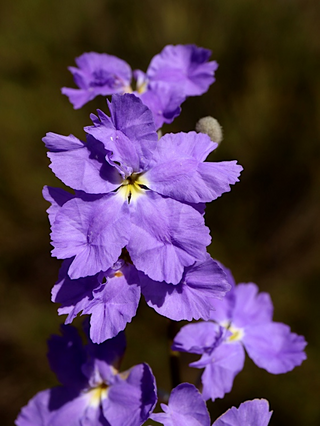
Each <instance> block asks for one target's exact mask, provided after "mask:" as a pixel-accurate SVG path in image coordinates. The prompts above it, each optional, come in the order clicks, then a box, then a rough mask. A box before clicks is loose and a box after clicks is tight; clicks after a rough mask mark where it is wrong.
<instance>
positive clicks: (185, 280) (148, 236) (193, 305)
mask: <svg viewBox="0 0 320 426" xmlns="http://www.w3.org/2000/svg"><path fill="white" fill-rule="evenodd" d="M210 55H211V52H210V51H209V50H207V49H203V48H198V47H196V46H194V45H184V46H182V45H178V46H167V47H165V48H164V49H163V51H162V52H161V53H160V54H159V55H156V56H155V57H154V58H153V59H152V61H151V63H150V65H149V67H148V69H147V72H146V73H143V72H142V71H140V70H136V71H134V72H133V73H132V71H131V68H130V67H129V65H128V64H127V63H126V62H124V61H123V60H121V59H119V58H116V57H114V56H111V55H107V54H99V53H94V52H91V53H85V54H83V55H82V56H80V57H79V58H77V59H76V63H77V66H78V68H75V67H71V68H70V71H71V72H72V74H73V77H74V81H75V83H76V85H77V86H78V89H71V88H63V89H62V92H63V93H64V94H65V95H67V96H68V97H69V100H70V102H71V103H72V104H73V105H74V107H75V108H80V107H82V106H83V105H84V104H85V103H86V102H88V101H90V100H92V99H94V98H95V97H96V96H97V95H104V96H107V95H112V99H111V100H108V108H109V115H108V114H106V113H105V112H103V111H101V110H98V111H97V115H94V114H92V115H91V117H90V118H91V121H92V124H91V125H89V126H86V127H85V128H84V130H85V133H86V140H85V141H82V140H80V139H78V138H77V137H76V136H74V135H69V136H63V135H59V134H56V133H52V132H50V133H47V135H46V136H45V137H44V138H43V141H44V143H45V146H46V147H47V149H48V157H49V159H50V162H51V164H50V168H51V170H52V171H53V173H54V174H55V176H56V177H57V178H58V179H60V181H61V182H62V183H63V184H64V185H66V186H67V187H69V188H70V191H66V190H63V189H60V188H52V187H45V188H44V190H43V196H44V198H45V199H46V200H47V201H49V202H50V203H51V206H50V207H49V209H48V216H49V221H50V226H51V242H52V245H53V247H54V248H53V250H52V255H53V256H55V257H57V258H58V259H62V260H63V263H62V266H61V269H60V272H59V277H58V281H57V282H56V284H55V285H54V287H53V289H52V301H53V302H56V303H59V304H60V307H59V309H58V313H59V314H60V315H67V317H66V320H65V322H66V324H67V325H64V326H62V329H61V331H62V336H53V337H51V339H50V340H49V353H48V358H49V363H50V366H51V368H52V370H53V371H54V372H55V373H56V375H57V377H58V379H59V381H60V383H61V386H57V387H55V388H53V389H49V390H45V391H42V392H40V393H38V394H37V395H36V396H35V397H34V398H33V399H31V400H30V402H29V403H28V405H27V406H25V407H24V408H23V409H22V411H21V413H20V414H19V416H18V418H17V420H16V425H17V426H31V425H32V426H60V425H62V424H68V425H70V426H84V425H88V426H123V425H127V426H140V425H142V424H143V423H144V422H145V421H147V420H148V419H149V418H151V419H153V420H154V421H156V422H159V423H161V424H163V425H164V426H180V425H188V426H201V425H203V426H210V417H209V413H208V410H207V408H206V403H205V400H207V399H209V398H211V399H212V400H214V399H215V398H218V397H220V398H221V397H223V395H224V394H225V393H226V392H229V391H230V390H231V387H232V383H233V379H234V377H235V375H236V374H237V373H238V372H239V371H240V370H241V369H242V367H243V362H244V349H243V348H244V347H245V348H246V350H247V352H248V354H249V356H250V357H251V358H252V359H253V360H254V362H255V363H256V364H257V365H258V366H259V367H262V368H265V369H266V370H267V371H269V372H271V373H274V374H278V373H284V372H287V371H289V370H291V369H293V368H294V367H295V366H297V365H299V364H300V363H301V362H302V361H303V360H304V359H305V353H304V351H303V349H304V347H305V344H306V343H305V340H304V338H303V337H302V336H297V335H296V334H294V333H291V331H290V329H289V328H288V327H287V326H285V325H284V324H279V323H275V322H272V310H273V308H272V303H271V300H270V298H269V296H268V295H267V294H265V293H261V294H259V295H258V294H257V292H258V290H257V287H256V286H255V285H254V284H239V285H238V286H236V285H235V283H234V280H233V278H232V276H231V273H230V271H228V270H227V269H226V268H225V267H224V266H222V265H221V264H220V263H219V262H217V261H215V260H213V259H212V258H211V256H210V255H209V254H208V253H207V249H206V248H207V246H208V245H209V244H210V241H211V237H210V234H209V229H208V227H207V226H206V225H205V220H204V213H205V206H206V203H209V202H211V201H213V200H215V199H216V198H218V197H220V196H221V195H222V194H224V193H225V192H229V191H230V189H231V185H233V184H235V183H236V182H238V179H239V175H240V172H241V171H242V167H241V166H240V165H238V164H237V161H235V160H233V161H222V162H207V161H205V160H206V159H207V157H208V155H209V154H210V153H211V152H212V151H214V150H215V149H216V148H217V146H218V143H220V141H221V136H222V133H221V129H218V130H219V131H218V132H217V131H214V132H212V129H211V131H209V132H207V133H208V134H210V135H211V137H212V135H218V136H217V138H218V139H217V140H211V138H210V136H208V134H205V133H201V132H202V130H201V129H202V128H203V126H204V124H203V123H202V124H201V126H198V127H197V130H198V131H199V133H197V132H189V133H177V134H172V133H167V134H165V135H164V136H162V137H160V138H159V134H158V133H160V132H157V130H158V129H159V128H160V127H161V126H162V124H163V123H171V122H172V121H173V119H174V118H175V117H176V116H177V115H179V113H180V111H181V108H180V106H181V104H182V102H184V100H185V99H186V98H187V97H189V96H196V95H201V94H202V93H204V92H206V91H207V90H208V88H209V86H210V84H211V83H213V81H214V71H215V70H216V68H217V64H216V62H214V61H213V62H209V57H210ZM132 74H133V76H134V77H135V78H136V88H135V91H133V89H132V88H131V78H132ZM212 120H213V121H212ZM212 120H211V119H209V120H208V119H206V120H205V121H206V122H210V123H211V127H212V122H214V123H215V124H214V125H215V126H217V124H216V121H215V120H214V119H212ZM199 129H200V130H199ZM214 138H215V136H214ZM141 295H143V297H144V298H145V300H146V303H147V304H148V305H149V306H150V307H151V308H153V309H154V310H155V311H156V312H157V313H159V314H160V315H163V316H165V317H167V318H169V319H170V320H173V321H181V320H188V321H191V320H203V321H202V322H198V323H193V324H189V325H187V326H185V327H183V328H182V329H181V330H180V332H179V333H178V334H177V336H176V337H175V339H174V343H173V349H174V350H178V351H184V352H193V353H196V354H200V355H202V356H201V359H200V360H199V361H197V362H194V363H192V364H191V366H193V367H196V368H205V370H204V373H203V375H202V384H203V389H202V394H201V393H200V392H199V391H198V390H197V389H196V388H195V387H194V386H193V385H191V384H189V383H182V384H180V385H178V386H176V387H175V388H174V389H173V390H172V393H171V395H170V397H169V399H168V401H166V402H168V404H167V405H166V404H161V407H162V409H163V411H164V412H163V413H153V410H154V407H155V405H156V402H157V390H156V384H155V377H154V376H153V373H152V371H151V369H150V367H149V366H148V365H147V364H145V363H143V364H139V365H136V366H134V367H132V368H131V369H130V370H128V371H125V372H122V373H119V367H120V361H121V358H122V356H123V354H124V350H125V346H126V344H125V337H124V334H123V330H124V329H125V327H126V325H127V324H128V323H129V322H131V321H132V319H133V317H134V316H135V315H136V312H137V308H138V304H139V301H140V298H141ZM78 314H81V315H89V316H90V323H89V321H86V322H85V327H84V332H85V335H86V339H87V343H86V344H85V345H83V343H82V340H81V337H80V335H79V334H78V332H77V331H76V329H74V328H73V327H72V326H71V325H68V324H70V323H71V322H72V321H73V320H74V318H75V317H76V316H77V315H78ZM270 416H271V412H269V405H268V402H267V401H265V400H259V399H256V400H253V401H247V402H245V403H243V404H241V405H240V407H239V408H238V409H236V408H234V407H233V408H231V409H230V410H228V411H227V412H226V413H225V414H224V415H222V416H221V417H220V418H219V419H217V420H216V421H215V422H214V423H213V425H212V426H222V425H225V424H226V425H230V426H236V425H240V424H241V425H242V424H243V422H246V424H254V425H256V426H267V424H268V422H269V419H270Z"/></svg>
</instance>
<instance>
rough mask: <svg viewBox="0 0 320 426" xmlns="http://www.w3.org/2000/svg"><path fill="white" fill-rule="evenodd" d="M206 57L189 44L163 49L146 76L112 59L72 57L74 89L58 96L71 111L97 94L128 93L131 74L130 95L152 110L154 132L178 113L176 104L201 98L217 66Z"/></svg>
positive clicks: (92, 54)
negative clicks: (66, 101)
mask: <svg viewBox="0 0 320 426" xmlns="http://www.w3.org/2000/svg"><path fill="white" fill-rule="evenodd" d="M210 56H211V52H210V50H208V49H203V48H201V47H200V48H199V47H197V46H195V45H193V44H189V45H178V46H166V47H165V48H164V49H163V51H162V52H161V53H160V54H159V55H156V56H155V57H154V58H153V59H152V60H151V62H150V65H149V67H148V69H147V72H146V73H144V72H143V71H141V70H135V71H134V72H133V73H132V71H131V68H130V66H129V65H128V64H127V63H126V62H125V61H123V60H122V59H119V58H117V57H115V56H112V55H107V54H106V53H96V52H90V53H84V54H83V55H81V56H80V57H79V58H76V64H77V66H78V68H75V67H70V68H69V70H70V71H71V73H72V75H73V78H74V81H75V83H76V85H77V86H78V89H71V88H67V87H64V88H63V89H62V93H63V94H64V95H67V96H68V98H69V100H70V102H71V103H72V104H73V106H74V108H81V107H82V106H83V105H84V104H86V103H87V102H89V101H91V100H92V99H94V98H95V97H96V96H97V95H105V96H107V95H113V94H115V93H121V94H123V93H131V92H132V88H131V79H132V74H133V76H134V78H135V79H136V90H135V91H134V93H135V95H136V96H138V97H140V98H141V100H142V101H143V103H144V104H145V105H147V107H148V108H149V109H150V110H151V111H152V114H153V118H154V122H155V126H156V128H157V129H158V128H160V127H161V126H162V124H163V123H171V122H172V121H173V120H174V118H175V117H177V116H178V115H179V114H180V112H181V108H180V105H181V104H182V103H183V102H184V101H185V99H186V98H187V97H188V96H197V95H202V94H203V93H205V92H206V91H207V90H208V88H209V86H210V85H211V84H212V83H213V82H214V72H215V71H216V69H217V68H218V64H217V63H216V62H215V61H211V62H208V59H209V58H210Z"/></svg>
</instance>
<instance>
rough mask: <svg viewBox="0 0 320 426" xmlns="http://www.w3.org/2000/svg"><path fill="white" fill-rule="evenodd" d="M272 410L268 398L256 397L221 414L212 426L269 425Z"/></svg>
mask: <svg viewBox="0 0 320 426" xmlns="http://www.w3.org/2000/svg"><path fill="white" fill-rule="evenodd" d="M271 415H272V411H269V402H268V401H267V400H266V399H254V400H252V401H246V402H243V403H242V404H240V406H239V408H235V407H232V408H230V409H229V410H228V411H226V412H225V413H224V414H222V416H220V417H219V418H218V419H217V420H216V421H215V422H214V423H213V425H212V426H240V425H248V426H249V425H254V426H268V424H269V420H270V418H271Z"/></svg>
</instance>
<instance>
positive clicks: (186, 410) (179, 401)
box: [150, 383, 210, 426]
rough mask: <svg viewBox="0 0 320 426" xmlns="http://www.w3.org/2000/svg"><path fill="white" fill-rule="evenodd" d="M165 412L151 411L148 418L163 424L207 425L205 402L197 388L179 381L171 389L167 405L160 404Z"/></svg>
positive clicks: (175, 425)
mask: <svg viewBox="0 0 320 426" xmlns="http://www.w3.org/2000/svg"><path fill="white" fill-rule="evenodd" d="M161 408H162V409H163V411H165V413H153V414H151V416H150V418H151V419H152V420H154V421H156V422H159V423H162V424H163V425H164V426H209V425H210V417H209V413H208V409H207V407H206V403H205V401H204V400H203V398H202V395H201V394H200V392H199V391H198V389H197V388H196V387H195V386H193V385H191V384H190V383H181V384H180V385H178V386H177V387H176V388H174V389H172V392H171V395H170V398H169V402H168V405H165V404H161Z"/></svg>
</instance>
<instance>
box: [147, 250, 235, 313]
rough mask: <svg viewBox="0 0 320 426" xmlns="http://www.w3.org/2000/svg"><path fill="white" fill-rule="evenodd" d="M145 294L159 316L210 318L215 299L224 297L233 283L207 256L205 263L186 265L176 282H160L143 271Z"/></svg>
mask: <svg viewBox="0 0 320 426" xmlns="http://www.w3.org/2000/svg"><path fill="white" fill-rule="evenodd" d="M140 282H141V286H142V293H143V295H144V297H145V299H146V302H147V304H148V305H149V306H150V307H151V308H153V309H154V310H155V311H156V312H158V313H159V314H160V315H163V316H165V317H167V318H170V319H172V320H175V321H181V320H188V321H191V320H192V319H196V320H197V319H200V318H201V319H204V320H208V319H209V317H210V312H211V309H212V299H215V298H222V297H223V296H224V295H225V294H226V292H227V291H228V290H229V288H230V286H229V284H228V283H227V281H226V278H225V274H224V272H223V270H222V269H221V268H220V267H219V265H218V263H217V262H215V261H214V260H213V259H211V257H210V255H207V259H206V260H205V261H204V262H196V263H195V264H194V265H192V266H189V267H187V268H185V271H184V274H183V277H182V280H181V281H180V283H179V284H177V285H172V284H167V283H165V282H162V283H159V282H156V281H153V280H151V279H150V278H149V277H147V276H146V275H144V274H141V277H140Z"/></svg>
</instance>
